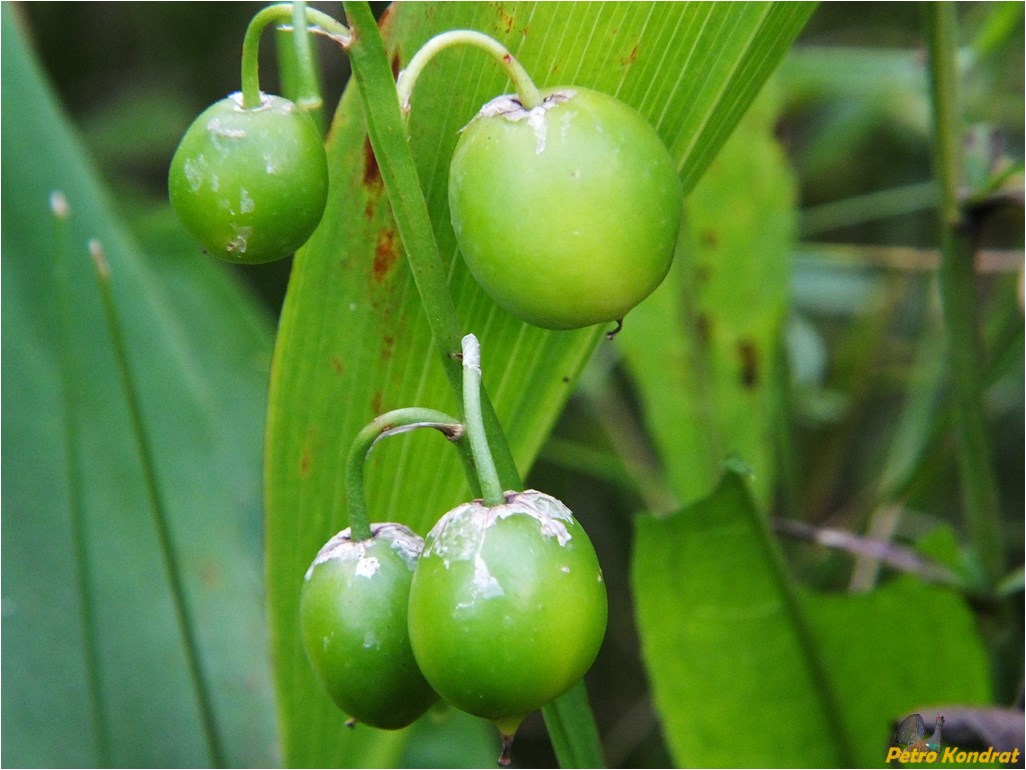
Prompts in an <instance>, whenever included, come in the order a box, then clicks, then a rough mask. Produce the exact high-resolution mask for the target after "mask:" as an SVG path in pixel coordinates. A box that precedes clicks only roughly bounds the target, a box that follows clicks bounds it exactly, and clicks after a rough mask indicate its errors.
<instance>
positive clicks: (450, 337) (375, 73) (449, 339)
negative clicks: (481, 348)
mask: <svg viewBox="0 0 1026 770" xmlns="http://www.w3.org/2000/svg"><path fill="white" fill-rule="evenodd" d="M343 5H344V7H345V10H346V16H347V19H348V21H349V26H350V28H351V30H352V42H351V44H350V46H349V61H350V64H351V65H352V68H353V77H354V78H355V79H356V82H357V85H358V86H359V89H358V92H359V95H360V99H361V100H362V103H363V109H364V119H365V121H366V123H367V136H368V138H369V139H370V143H371V148H372V149H373V150H374V156H375V158H376V159H377V162H378V168H379V169H380V171H381V178H382V181H383V182H384V185H385V191H386V193H387V194H388V200H389V203H390V204H391V206H392V215H393V217H394V218H395V224H396V229H397V230H398V231H399V236H400V238H401V240H402V243H403V250H404V251H405V252H406V259H407V261H408V262H409V265H410V271H411V272H412V273H413V280H414V283H415V284H416V287H417V292H418V293H419V294H420V300H421V305H422V306H423V308H424V313H425V315H426V316H427V321H428V325H429V327H430V328H431V336H432V339H433V340H434V343H435V347H436V348H437V349H438V351H439V354H440V356H441V361H442V367H443V369H444V371H445V375H446V377H447V378H448V379H449V384H450V386H451V387H452V389H453V392H454V393H455V394H456V397H457V398H460V397H461V395H462V390H463V371H462V366H461V365H460V363H459V356H460V350H461V344H462V343H461V340H462V337H463V334H462V332H461V331H460V321H459V318H458V317H457V315H456V306H455V305H454V304H453V300H452V295H451V293H450V292H449V283H448V279H447V277H446V272H445V268H444V265H443V264H442V258H441V255H440V254H439V251H438V244H437V243H436V242H435V235H434V229H433V227H432V225H431V218H430V216H429V214H428V208H427V203H426V202H425V201H424V194H423V191H422V189H421V185H420V177H419V176H418V175H417V167H416V165H415V163H414V160H413V153H412V152H411V150H410V145H409V142H407V140H406V130H405V128H404V126H403V119H402V114H401V113H400V110H399V100H398V96H397V95H396V90H395V81H394V80H393V79H392V70H391V67H390V65H389V61H388V57H387V56H386V54H385V46H384V43H383V42H382V40H381V35H380V33H379V32H378V28H377V23H376V22H375V20H374V15H373V14H372V13H371V11H370V7H369V6H368V5H367V4H366V3H365V2H355V1H353V2H346V3H344V4H343ZM481 412H482V417H483V420H484V425H485V432H486V433H487V435H488V443H489V446H490V447H491V450H492V452H493V457H494V460H495V466H496V469H497V471H498V473H499V478H500V480H501V481H502V485H503V487H504V488H505V489H523V484H522V482H521V480H520V474H519V472H518V471H517V467H516V463H515V462H514V461H513V454H512V453H511V452H510V449H509V444H508V442H507V441H506V436H505V433H504V432H503V430H502V425H501V424H500V423H499V419H498V417H496V415H495V409H494V408H493V406H492V404H491V401H490V400H489V399H488V395H487V393H486V392H483V393H482V394H481Z"/></svg>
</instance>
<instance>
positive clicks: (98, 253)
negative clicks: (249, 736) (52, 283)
mask: <svg viewBox="0 0 1026 770" xmlns="http://www.w3.org/2000/svg"><path fill="white" fill-rule="evenodd" d="M89 252H90V256H91V257H92V259H93V266H94V268H95V272H96V279H97V282H98V284H99V287H100V300H101V302H102V304H103V312H104V315H105V317H106V320H107V329H108V331H109V333H110V338H111V343H112V346H113V348H114V356H115V359H116V362H117V367H118V372H119V374H120V375H121V385H122V387H123V389H124V391H125V401H126V403H127V406H128V413H129V419H130V421H131V424H132V430H133V433H134V435H135V442H136V448H137V450H138V452H139V459H140V461H141V464H142V471H143V479H144V482H145V484H146V492H147V496H148V497H149V500H150V508H151V511H152V513H153V522H154V525H155V527H156V530H157V540H158V542H159V544H160V553H161V556H162V557H163V561H164V570H165V572H166V573H167V578H168V583H169V584H170V588H171V599H172V601H173V603H174V608H175V615H176V616H177V619H178V625H179V627H180V628H181V630H182V636H183V640H184V643H185V658H186V663H187V665H188V669H189V676H190V678H191V679H192V685H193V689H194V690H195V691H196V700H197V702H198V705H199V711H200V721H201V723H202V725H203V731H204V735H205V737H206V741H207V749H208V751H209V752H210V760H211V764H212V765H213V766H214V767H225V766H226V763H225V756H224V750H223V748H222V746H221V738H220V734H219V732H218V729H217V720H216V718H215V715H214V706H213V701H212V699H211V696H210V690H209V689H208V686H207V684H208V681H209V680H208V679H207V677H205V676H204V672H203V665H202V661H201V656H200V649H199V641H198V639H197V637H196V629H195V626H194V625H193V620H192V617H193V616H192V613H191V611H190V609H189V601H188V596H187V594H186V591H185V580H184V578H183V575H182V569H181V566H180V565H179V563H178V553H177V551H176V550H175V544H174V539H173V538H172V537H171V524H170V519H169V517H168V514H167V511H166V510H165V508H164V496H163V495H162V494H161V491H160V485H159V483H158V482H157V468H156V463H155V462H154V453H153V449H152V446H151V444H150V438H149V434H148V432H147V430H146V421H145V419H144V417H143V413H142V406H141V403H140V399H139V395H138V390H137V388H136V384H135V379H134V377H133V376H132V369H131V366H130V365H129V358H128V346H127V345H126V344H125V337H124V331H123V329H124V327H123V326H122V324H121V321H120V319H119V318H118V314H117V309H116V307H115V303H114V295H113V292H112V291H111V286H110V268H109V266H108V265H107V260H106V258H105V257H104V255H103V247H102V246H101V245H100V243H99V241H96V240H93V241H90V243H89Z"/></svg>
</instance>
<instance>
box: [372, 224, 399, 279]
mask: <svg viewBox="0 0 1026 770" xmlns="http://www.w3.org/2000/svg"><path fill="white" fill-rule="evenodd" d="M397 257H398V252H397V251H396V244H395V230H393V229H392V228H390V227H386V228H385V229H384V230H382V231H381V232H379V233H378V240H377V243H375V244H374V280H375V281H376V282H377V283H381V282H382V281H383V280H385V276H387V275H388V271H389V270H391V269H392V265H394V264H395V260H396V258H397Z"/></svg>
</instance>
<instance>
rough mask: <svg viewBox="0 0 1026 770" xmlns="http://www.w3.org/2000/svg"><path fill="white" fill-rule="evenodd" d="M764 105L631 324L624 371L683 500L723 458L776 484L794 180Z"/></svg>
mask: <svg viewBox="0 0 1026 770" xmlns="http://www.w3.org/2000/svg"><path fill="white" fill-rule="evenodd" d="M775 114H776V109H775V104H774V99H773V94H772V92H768V93H767V94H766V95H765V98H763V99H760V101H759V102H757V104H756V106H755V107H753V109H752V110H751V111H750V112H749V113H748V115H747V116H746V117H745V120H744V121H743V122H742V124H741V125H740V126H738V128H737V131H736V132H735V133H734V134H733V136H732V137H731V138H730V141H729V142H728V143H727V145H726V146H725V147H724V148H723V150H722V152H721V153H720V154H719V156H718V157H717V159H716V160H715V161H714V162H713V165H712V166H711V167H710V169H709V173H708V174H707V175H706V176H705V177H704V178H703V180H702V182H701V183H700V184H699V185H698V187H696V188H695V191H694V193H693V194H692V195H691V196H690V198H689V199H688V202H687V204H686V211H687V216H686V217H685V225H684V228H685V232H684V235H683V237H682V245H681V256H682V257H683V258H682V259H678V260H676V261H675V263H674V265H673V267H672V269H671V272H670V275H669V276H668V277H667V279H666V281H665V282H664V283H663V285H662V286H661V287H659V289H657V290H656V292H655V294H653V296H652V297H650V298H649V300H648V301H647V302H646V303H644V304H643V305H642V306H641V307H639V308H638V309H637V310H636V311H635V312H634V313H632V315H631V318H630V323H629V324H628V325H627V327H626V328H625V329H624V332H623V335H622V343H621V344H622V347H623V349H624V352H625V359H626V363H627V367H628V371H629V373H630V375H631V378H632V380H633V381H634V383H635V387H636V388H637V390H638V391H639V393H640V395H641V399H642V408H643V411H644V417H645V423H646V427H647V429H648V432H649V434H650V435H651V436H652V437H653V440H654V441H655V443H656V446H657V448H658V450H659V454H660V456H661V457H662V458H664V468H665V471H666V473H667V478H668V480H669V481H670V484H671V485H672V486H673V488H674V491H675V492H676V494H677V495H678V497H679V498H680V500H681V501H682V502H684V503H687V502H691V501H694V500H697V499H701V498H703V497H705V496H706V495H707V494H708V493H709V491H710V490H711V489H712V487H713V486H714V485H715V484H716V483H717V481H718V479H719V475H720V468H721V467H722V464H723V461H724V460H725V459H726V458H727V457H729V456H731V455H737V456H739V457H740V458H742V459H743V460H744V462H746V463H747V464H748V465H750V466H751V467H752V469H753V470H754V472H755V484H756V490H757V495H758V497H759V499H760V501H766V500H767V498H768V495H769V493H770V491H771V490H772V489H773V479H774V473H775V471H776V468H775V467H774V464H773V458H774V449H775V442H774V439H773V431H774V419H773V403H774V392H775V388H776V387H777V382H778V378H779V376H780V375H779V371H778V370H779V366H778V350H779V344H780V338H781V331H782V327H783V322H784V319H785V316H786V313H787V308H788V287H789V279H790V273H791V252H792V248H793V246H794V242H795V238H796V233H797V221H796V215H795V211H794V201H795V188H796V183H795V181H794V178H793V175H792V174H791V172H790V171H789V169H788V167H787V162H786V160H785V159H784V156H783V152H782V151H781V149H780V147H779V145H778V144H777V143H776V140H775V139H774V137H773V122H774V115H775Z"/></svg>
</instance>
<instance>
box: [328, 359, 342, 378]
mask: <svg viewBox="0 0 1026 770" xmlns="http://www.w3.org/2000/svg"><path fill="white" fill-rule="evenodd" d="M331 368H332V371H334V372H335V374H337V375H338V376H339V377H341V376H342V375H343V374H345V371H346V368H345V366H343V365H342V359H341V358H339V357H338V356H332V357H331Z"/></svg>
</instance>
